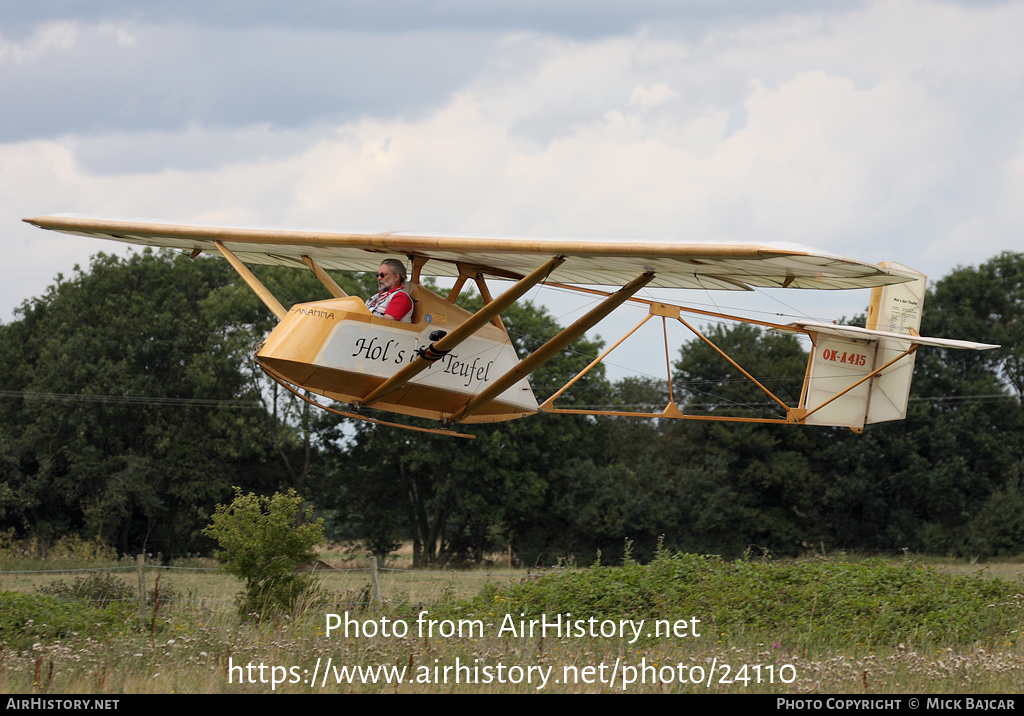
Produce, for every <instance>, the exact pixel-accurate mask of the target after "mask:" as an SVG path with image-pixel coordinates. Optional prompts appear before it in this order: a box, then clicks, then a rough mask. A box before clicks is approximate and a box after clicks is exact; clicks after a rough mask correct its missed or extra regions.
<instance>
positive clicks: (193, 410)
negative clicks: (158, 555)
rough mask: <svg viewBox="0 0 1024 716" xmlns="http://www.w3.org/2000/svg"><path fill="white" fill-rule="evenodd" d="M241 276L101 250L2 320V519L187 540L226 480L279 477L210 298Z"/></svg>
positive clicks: (121, 537) (137, 541) (29, 527)
mask: <svg viewBox="0 0 1024 716" xmlns="http://www.w3.org/2000/svg"><path fill="white" fill-rule="evenodd" d="M235 280H236V277H235V276H234V272H233V271H231V269H230V267H228V266H227V264H226V263H225V262H223V261H219V260H212V259H198V260H196V261H191V260H189V259H188V258H187V257H185V256H183V255H180V254H172V253H169V252H168V253H159V254H155V253H152V252H149V251H145V252H141V253H137V254H134V255H131V256H129V257H128V258H124V259H122V258H117V257H113V256H106V255H103V254H100V255H97V256H96V257H95V258H94V259H93V261H92V264H91V266H90V267H89V269H88V270H87V271H83V270H77V269H76V272H75V274H74V276H73V277H72V278H71V279H70V280H65V279H64V278H63V277H58V280H57V283H56V284H55V285H53V286H51V287H50V289H49V290H48V291H47V292H46V293H45V294H44V295H43V296H41V297H39V298H36V299H33V300H30V301H26V302H25V304H24V305H23V306H22V307H21V308H20V309H19V312H18V318H17V319H16V320H15V321H14V322H12V323H10V324H7V325H4V326H0V384H2V385H3V386H4V391H5V394H4V398H3V399H2V400H0V424H2V425H3V431H2V435H3V439H2V440H0V453H2V457H0V465H3V467H4V474H3V479H2V481H0V514H2V515H3V518H4V520H5V522H6V523H7V524H10V525H14V526H16V527H18V529H19V531H21V532H22V534H29V535H32V536H36V537H40V538H42V539H54V538H56V537H58V536H60V535H64V534H81V535H83V536H86V537H89V538H93V537H98V538H101V539H103V540H106V541H108V542H109V543H111V544H113V545H114V546H116V547H117V548H118V549H119V550H121V551H129V550H140V549H148V550H151V551H156V550H162V551H166V552H183V551H192V550H197V549H202V548H204V547H205V545H207V544H208V543H207V542H206V540H205V539H203V538H202V536H201V535H200V530H201V529H202V527H203V525H205V524H206V522H207V521H208V520H209V516H210V514H211V512H212V510H213V505H214V504H215V503H216V502H217V501H218V500H220V499H223V498H224V497H225V496H226V495H227V494H228V493H229V492H230V486H231V485H232V484H241V485H245V486H247V487H250V488H256V487H259V486H261V485H266V484H271V485H273V484H275V483H277V482H279V479H280V478H279V476H278V474H279V472H280V468H279V467H278V466H277V465H275V463H274V460H273V453H272V452H271V446H270V445H268V442H267V440H266V438H265V432H266V431H265V430H264V427H263V426H264V424H265V421H264V419H263V418H262V416H261V408H260V403H259V399H260V395H259V393H258V391H256V390H255V389H254V387H253V386H252V385H251V384H249V383H247V382H246V380H245V379H244V377H243V375H242V373H240V371H239V361H240V352H239V349H238V346H236V345H234V344H232V342H231V341H230V340H229V338H230V336H231V334H232V331H231V327H230V326H228V325H225V324H224V323H223V322H222V321H221V320H219V318H218V317H216V316H214V315H213V314H212V313H211V312H210V311H209V310H207V308H206V301H207V299H208V298H209V296H210V295H211V293H214V292H217V291H219V290H224V289H226V288H227V287H230V286H231V285H232V284H233V282H234V281H235ZM226 337H227V338H226Z"/></svg>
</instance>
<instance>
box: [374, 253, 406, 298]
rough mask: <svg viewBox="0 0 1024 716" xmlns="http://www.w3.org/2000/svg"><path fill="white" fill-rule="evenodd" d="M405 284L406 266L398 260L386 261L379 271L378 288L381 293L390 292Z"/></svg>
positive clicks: (382, 262)
mask: <svg viewBox="0 0 1024 716" xmlns="http://www.w3.org/2000/svg"><path fill="white" fill-rule="evenodd" d="M404 283H405V264H403V263H402V262H401V261H399V260H398V259H384V260H383V261H381V262H380V268H379V269H377V286H378V287H379V288H380V290H381V291H390V290H391V289H393V288H395V287H396V286H401V285H403V284H404Z"/></svg>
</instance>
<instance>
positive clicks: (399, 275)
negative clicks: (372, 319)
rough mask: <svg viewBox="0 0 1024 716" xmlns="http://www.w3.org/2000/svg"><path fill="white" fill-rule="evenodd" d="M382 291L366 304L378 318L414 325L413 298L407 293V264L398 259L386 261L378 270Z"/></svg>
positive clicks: (378, 284)
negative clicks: (405, 287)
mask: <svg viewBox="0 0 1024 716" xmlns="http://www.w3.org/2000/svg"><path fill="white" fill-rule="evenodd" d="M377 286H378V288H380V291H379V292H378V293H376V294H374V295H373V297H372V298H370V300H369V301H367V302H366V307H367V308H369V309H370V313H372V314H373V315H375V316H377V318H387V319H390V320H392V321H402V322H403V323H412V298H410V297H409V294H408V293H406V292H405V290H404V286H405V264H403V263H402V262H401V261H399V260H398V259H384V260H383V261H381V262H380V268H379V269H378V270H377Z"/></svg>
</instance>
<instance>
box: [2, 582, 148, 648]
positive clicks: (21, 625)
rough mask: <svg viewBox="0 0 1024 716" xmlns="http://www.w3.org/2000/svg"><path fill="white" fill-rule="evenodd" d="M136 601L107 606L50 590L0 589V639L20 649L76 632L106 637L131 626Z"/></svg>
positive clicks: (63, 637) (66, 637) (73, 635)
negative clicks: (21, 590)
mask: <svg viewBox="0 0 1024 716" xmlns="http://www.w3.org/2000/svg"><path fill="white" fill-rule="evenodd" d="M133 614H134V605H131V604H128V603H125V602H115V603H112V604H107V605H106V606H104V607H100V606H96V605H95V604H93V603H89V602H84V601H76V600H67V599H61V598H60V597H57V596H54V595H51V594H23V593H21V592H0V643H3V644H5V645H6V646H8V647H11V648H13V649H17V650H25V649H31V648H32V645H33V644H35V643H37V642H41V643H50V642H53V641H56V640H61V639H71V638H74V637H76V636H80V637H90V638H93V639H103V638H104V637H106V636H109V635H110V634H116V633H118V632H123V631H124V630H125V629H128V628H131V626H132V615H133Z"/></svg>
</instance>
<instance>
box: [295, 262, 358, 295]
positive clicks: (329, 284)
mask: <svg viewBox="0 0 1024 716" xmlns="http://www.w3.org/2000/svg"><path fill="white" fill-rule="evenodd" d="M302 263H304V264H306V266H308V267H309V270H310V271H312V272H313V273H314V274H315V275H316V277H317V278H318V279H320V283H322V284H323V285H324V287H325V288H326V289H327V290H328V291H330V292H331V295H332V296H334V297H335V298H345V296H347V295H348V294H347V293H345V291H344V290H343V289H342V288H341V286H339V285H338V284H337V283H336V282H335V280H334V279H333V278H331V277H330V276H329V275H327V272H326V271H324V270H323V268H321V266H320V264H318V263H317V262H316V261H314V260H313V257H312V256H309V255H307V254H303V255H302Z"/></svg>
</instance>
